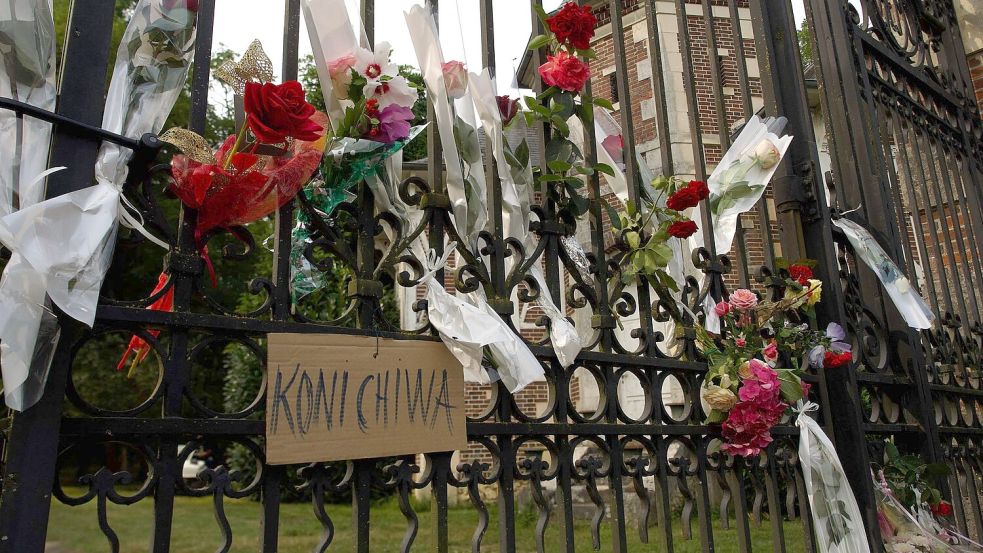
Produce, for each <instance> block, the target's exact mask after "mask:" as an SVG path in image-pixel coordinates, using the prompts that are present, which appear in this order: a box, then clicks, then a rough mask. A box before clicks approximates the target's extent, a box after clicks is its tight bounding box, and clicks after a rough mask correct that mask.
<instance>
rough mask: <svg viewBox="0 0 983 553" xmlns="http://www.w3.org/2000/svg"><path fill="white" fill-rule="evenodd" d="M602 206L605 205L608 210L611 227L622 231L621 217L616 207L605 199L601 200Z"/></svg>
mask: <svg viewBox="0 0 983 553" xmlns="http://www.w3.org/2000/svg"><path fill="white" fill-rule="evenodd" d="M601 205H603V206H604V209H606V210H607V212H608V219H610V220H611V226H612V227H614V228H615V230H621V229H622V226H621V216H620V215H619V214H618V210H616V209H615V208H614V206H612V205H611V204H610V203H608V201H607V200H604V199H602V200H601Z"/></svg>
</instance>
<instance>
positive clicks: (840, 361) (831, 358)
mask: <svg viewBox="0 0 983 553" xmlns="http://www.w3.org/2000/svg"><path fill="white" fill-rule="evenodd" d="M852 360H853V354H851V353H850V352H849V351H844V352H835V351H827V352H826V354H825V355H823V367H824V368H827V369H836V368H839V367H842V366H843V365H846V364H847V363H849V362H850V361H852Z"/></svg>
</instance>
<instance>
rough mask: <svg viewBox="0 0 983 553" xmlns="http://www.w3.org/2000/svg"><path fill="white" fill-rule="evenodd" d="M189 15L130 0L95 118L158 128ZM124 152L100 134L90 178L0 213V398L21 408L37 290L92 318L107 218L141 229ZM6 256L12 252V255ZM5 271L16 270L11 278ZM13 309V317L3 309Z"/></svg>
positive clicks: (108, 246) (172, 90) (106, 245)
mask: <svg viewBox="0 0 983 553" xmlns="http://www.w3.org/2000/svg"><path fill="white" fill-rule="evenodd" d="M196 17H197V14H196V12H195V11H193V10H189V9H187V7H186V5H185V4H183V3H168V2H163V1H162V0H139V2H137V4H136V6H135V7H134V10H133V14H132V16H131V17H130V20H129V22H128V24H127V28H126V31H125V32H124V34H123V38H122V42H121V43H120V47H119V50H118V52H117V54H116V65H115V66H114V68H113V75H112V79H111V82H110V88H109V92H108V94H107V97H106V108H105V111H104V115H103V122H102V127H103V128H104V129H106V130H108V131H110V132H115V133H118V134H122V135H124V136H127V137H129V138H133V139H139V138H140V137H142V136H143V135H144V134H146V133H158V132H160V130H161V128H162V126H163V124H164V121H165V120H166V119H167V116H168V114H169V113H170V111H171V108H173V106H174V102H175V101H176V100H177V98H178V96H179V95H180V93H181V90H182V89H183V87H184V83H185V80H186V79H187V75H188V69H189V67H190V65H191V60H192V58H193V57H194V40H195V23H196ZM131 157H132V152H131V151H130V150H128V149H125V148H121V147H119V146H117V145H115V144H110V143H104V144H103V146H102V148H101V149H100V151H99V156H98V158H97V161H96V166H95V177H96V181H97V183H96V185H95V186H90V187H87V188H83V189H81V190H78V191H76V192H72V193H69V194H64V195H62V196H58V197H56V198H51V199H48V200H45V201H43V202H39V203H37V204H34V205H31V206H26V207H22V209H21V210H20V211H17V212H15V213H13V214H11V215H8V216H6V217H4V218H3V219H2V220H0V240H2V241H3V242H4V244H5V245H7V246H8V247H9V248H10V249H11V251H12V252H14V253H15V254H17V258H16V261H17V263H16V266H15V267H13V268H11V265H14V263H10V264H8V270H9V271H10V272H8V273H7V277H8V278H5V280H4V282H3V283H2V284H0V289H2V291H0V298H2V301H3V303H4V305H3V307H2V308H0V342H2V343H3V344H4V347H3V349H2V354H3V358H2V360H0V364H2V365H3V370H4V377H5V382H4V394H5V397H6V400H7V404H8V406H10V407H12V408H14V409H17V410H23V409H26V408H27V407H30V405H32V404H33V402H34V401H35V400H36V399H37V398H38V397H40V394H36V397H34V396H31V397H28V396H25V394H24V390H23V389H22V384H23V383H24V382H26V381H27V380H28V378H29V375H31V373H32V372H33V373H34V375H33V377H31V378H32V381H34V382H37V383H39V384H40V386H41V387H42V388H43V379H40V378H36V377H37V375H38V373H39V372H43V371H47V367H43V370H42V368H41V367H37V368H32V367H31V365H30V362H31V357H32V354H33V352H34V350H35V345H36V344H37V340H38V332H39V330H40V327H41V316H42V312H41V311H39V310H38V309H37V306H39V305H42V304H43V303H44V294H45V293H47V294H48V296H49V297H50V298H51V300H52V301H53V302H54V303H55V304H57V305H58V307H60V308H61V309H62V310H63V311H64V312H65V313H66V314H67V315H68V316H70V317H72V318H74V319H77V320H78V321H80V322H82V323H85V324H87V325H90V326H91V325H92V324H93V322H94V319H95V311H96V305H97V303H98V300H99V290H100V289H101V288H102V282H103V279H104V278H105V276H106V272H107V271H108V270H109V265H110V263H111V262H112V257H113V250H114V247H115V244H116V231H117V222H118V221H120V222H123V223H124V224H127V225H128V226H130V227H133V228H134V229H135V230H137V231H139V232H141V233H143V234H144V235H145V236H148V237H149V238H150V239H151V240H153V241H155V242H157V243H159V244H162V242H160V241H159V240H157V239H156V238H153V237H151V236H149V234H148V233H146V231H145V230H144V229H143V228H142V226H141V225H140V222H139V220H138V217H136V216H134V215H131V214H130V213H129V212H128V211H127V209H126V208H124V207H122V206H121V202H124V203H125V198H123V196H122V186H123V183H124V182H125V180H126V176H127V163H128V162H129V160H130V158H131ZM11 261H12V262H13V261H15V259H14V258H13V257H12V259H11ZM12 274H16V275H18V278H17V279H16V280H15V279H13V278H10V276H11V275H12ZM13 314H16V317H17V321H16V324H14V325H11V324H10V318H11V317H12V316H13Z"/></svg>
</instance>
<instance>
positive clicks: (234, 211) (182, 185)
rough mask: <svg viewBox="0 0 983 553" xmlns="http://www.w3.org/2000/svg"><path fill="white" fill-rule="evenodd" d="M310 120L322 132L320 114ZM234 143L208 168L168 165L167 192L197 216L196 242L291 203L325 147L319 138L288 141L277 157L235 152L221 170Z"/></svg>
mask: <svg viewBox="0 0 983 553" xmlns="http://www.w3.org/2000/svg"><path fill="white" fill-rule="evenodd" d="M311 120H312V121H314V122H315V123H317V124H319V125H322V126H325V127H326V126H327V117H326V116H325V115H324V114H323V113H317V114H315V115H314V116H313V117H312V118H311ZM235 139H236V138H235V137H234V136H230V137H229V138H228V139H226V141H225V143H224V144H222V146H221V147H220V148H219V150H218V152H216V154H215V159H216V163H215V164H214V165H211V164H204V163H199V162H197V161H195V160H193V159H190V158H189V157H187V156H184V155H176V156H174V157H173V158H172V160H171V173H172V175H173V176H174V184H173V185H172V190H173V191H174V193H175V194H176V195H177V196H178V198H180V199H181V201H182V202H183V203H184V204H185V205H186V206H188V207H190V208H193V209H195V210H197V211H198V228H197V234H198V236H199V238H200V237H202V236H204V235H205V234H206V233H208V232H209V231H211V230H213V229H215V228H228V227H233V226H238V225H246V224H249V223H252V222H254V221H257V220H259V219H262V218H263V217H266V216H267V215H269V214H271V213H273V212H274V211H276V209H277V208H279V207H281V206H282V205H284V204H285V203H287V202H288V201H290V200H292V199H293V198H294V196H296V195H297V192H298V191H299V190H300V189H301V188H302V187H303V186H304V184H305V183H307V181H308V179H309V178H310V175H311V173H313V172H314V171H315V170H316V169H317V167H318V165H319V164H320V162H321V156H322V155H323V153H324V146H325V139H324V137H323V136H322V137H321V138H319V139H317V140H314V141H304V140H290V141H288V143H287V147H286V149H285V151H284V152H283V153H282V154H281V155H256V154H251V153H248V152H240V153H236V154H234V155H233V156H232V159H231V160H228V167H227V168H224V166H225V165H226V161H227V157H228V153H229V151H230V150H231V149H232V146H233V144H234V143H235Z"/></svg>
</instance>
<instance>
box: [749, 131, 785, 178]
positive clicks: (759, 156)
mask: <svg viewBox="0 0 983 553" xmlns="http://www.w3.org/2000/svg"><path fill="white" fill-rule="evenodd" d="M751 157H753V158H754V161H755V162H757V164H758V165H760V166H761V168H762V169H764V170H765V171H767V170H768V169H771V168H772V167H774V166H775V165H778V162H779V161H781V159H782V153H781V152H779V151H778V148H777V147H776V146H775V145H774V144H772V143H771V140H768V139H767V138H766V139H764V140H762V141H761V142H759V143H758V146H757V147H756V148H755V149H754V153H752V154H751Z"/></svg>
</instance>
